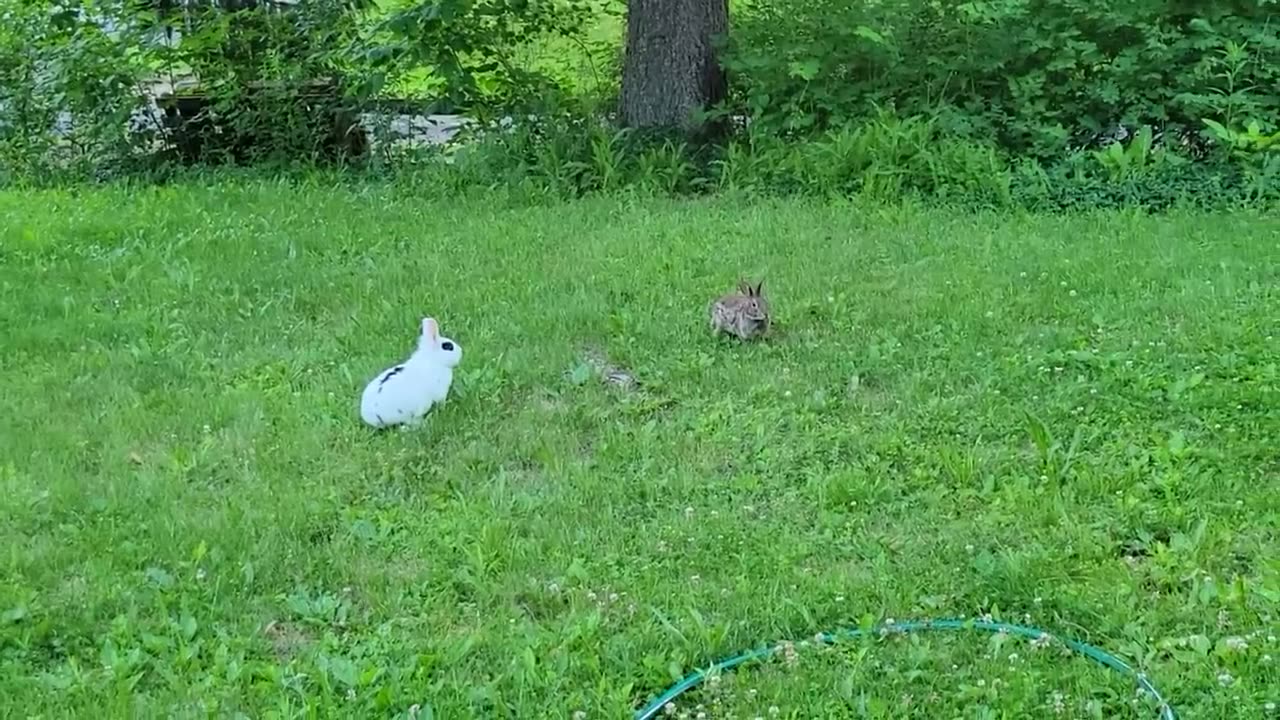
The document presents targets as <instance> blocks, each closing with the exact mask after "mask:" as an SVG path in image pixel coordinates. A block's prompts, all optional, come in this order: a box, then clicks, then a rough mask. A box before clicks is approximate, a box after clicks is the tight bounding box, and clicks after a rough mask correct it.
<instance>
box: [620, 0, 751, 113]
mask: <svg viewBox="0 0 1280 720" xmlns="http://www.w3.org/2000/svg"><path fill="white" fill-rule="evenodd" d="M728 31H729V4H728V0H628V2H627V46H626V56H625V58H624V60H623V65H622V102H621V111H622V123H623V125H625V126H627V127H632V128H641V129H679V130H683V131H684V132H686V133H696V132H698V131H699V130H702V129H704V128H703V127H702V126H701V125H700V123H699V121H698V118H697V113H698V111H699V110H702V109H705V108H707V107H709V106H711V105H714V104H715V103H717V102H719V101H721V100H723V99H724V97H725V93H726V92H727V89H728V84H727V82H726V80H725V74H724V70H723V69H722V68H721V67H720V64H719V62H717V59H716V52H715V48H714V47H712V41H713V39H714V38H715V37H716V36H717V35H721V34H723V33H727V32H728Z"/></svg>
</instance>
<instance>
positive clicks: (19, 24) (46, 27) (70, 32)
mask: <svg viewBox="0 0 1280 720" xmlns="http://www.w3.org/2000/svg"><path fill="white" fill-rule="evenodd" d="M2 7H3V9H2V10H0V182H12V181H15V180H20V179H21V180H37V181H39V180H41V179H43V178H49V177H52V176H66V175H70V176H73V177H92V176H94V175H101V174H104V173H112V172H116V171H118V170H120V169H122V168H123V167H124V166H126V165H127V164H129V163H130V162H131V160H132V158H133V155H134V153H133V150H134V149H136V148H138V147H142V146H145V144H146V143H147V142H149V140H150V139H151V138H150V137H148V136H147V135H146V134H145V133H143V132H139V131H138V129H137V128H136V127H135V128H133V129H132V130H131V129H130V119H131V116H133V115H134V113H135V112H137V111H138V110H139V109H140V108H141V107H142V106H143V99H142V93H141V88H140V87H139V84H138V83H139V80H140V79H141V77H142V74H143V72H144V69H145V66H146V62H147V59H148V58H147V56H146V55H145V53H142V52H139V48H140V42H139V36H138V34H137V31H136V29H134V28H132V27H130V26H129V25H128V24H127V23H124V22H122V20H123V17H122V16H120V15H118V14H111V13H108V12H106V11H102V12H100V13H98V14H96V15H88V14H85V13H83V12H81V9H80V8H78V7H75V6H72V5H55V4H53V3H50V2H40V1H32V2H20V3H19V2H7V3H4V4H3V6H2ZM112 21H115V24H116V26H117V29H116V30H115V31H114V34H112V33H108V31H107V30H106V27H107V26H108V25H109V24H112ZM59 126H61V128H60V127H59Z"/></svg>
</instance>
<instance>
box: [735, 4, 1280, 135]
mask: <svg viewBox="0 0 1280 720" xmlns="http://www.w3.org/2000/svg"><path fill="white" fill-rule="evenodd" d="M1276 22H1277V21H1276V18H1275V11H1274V3H1272V2H1271V0H1227V1H1224V2H1215V3H1207V4H1206V3H1199V4H1188V3H1185V2H1182V1H1181V0H1128V1H1126V2H1122V3H1090V2H1083V1H1080V0H991V1H989V2H966V3H957V4H951V3H938V2H929V1H926V0H885V2H876V3H847V2H841V1H840V0H799V1H798V2H788V3H774V2H765V3H755V4H752V5H751V6H749V7H748V8H747V9H745V10H744V11H743V12H741V13H739V15H738V17H737V19H736V21H735V32H734V34H733V36H732V38H731V39H730V43H729V45H728V48H727V51H726V60H725V64H726V66H727V67H728V68H729V70H730V71H731V72H732V73H733V80H734V87H735V88H736V92H737V102H738V103H739V104H740V105H741V106H743V107H745V108H746V109H747V110H748V111H749V112H750V114H751V115H752V116H753V118H754V119H755V120H756V121H757V122H758V123H761V124H762V125H764V126H765V128H766V129H767V130H768V131H769V132H784V133H789V132H799V133H811V132H814V131H821V130H823V129H825V128H829V127H832V126H838V125H841V124H845V123H855V124H857V123H860V122H862V121H863V120H864V119H866V118H869V117H872V116H873V115H874V112H875V108H876V107H879V106H891V107H894V108H896V109H897V110H898V112H900V113H903V114H906V115H915V114H927V115H936V116H938V117H939V119H940V120H941V121H943V122H944V127H945V128H946V129H947V130H948V131H950V132H955V133H959V134H961V135H964V136H968V137H974V138H984V139H992V140H995V141H996V142H997V143H998V144H999V145H1001V146H1002V147H1005V148H1008V149H1010V150H1012V151H1014V152H1018V153H1027V152H1030V153H1032V154H1034V155H1036V156H1039V157H1042V158H1044V157H1058V156H1061V154H1062V152H1063V150H1064V149H1065V148H1066V147H1067V145H1068V143H1069V141H1070V140H1071V139H1072V138H1073V137H1082V136H1088V135H1090V134H1095V133H1102V132H1105V131H1109V130H1110V129H1111V128H1113V127H1114V126H1116V125H1117V124H1119V125H1123V126H1128V127H1134V126H1139V125H1144V124H1152V125H1157V126H1161V127H1163V126H1166V125H1169V126H1174V127H1183V128H1193V129H1198V128H1199V127H1200V120H1201V119H1202V118H1219V119H1223V120H1224V121H1225V122H1227V123H1228V124H1231V123H1232V122H1235V121H1236V120H1237V119H1239V118H1245V117H1265V118H1269V119H1271V121H1273V122H1274V120H1275V119H1276V118H1277V117H1278V114H1280V96H1278V95H1277V94H1276V93H1275V92H1274V89H1275V88H1276V87H1278V86H1280V33H1277V32H1276V28H1277V25H1276Z"/></svg>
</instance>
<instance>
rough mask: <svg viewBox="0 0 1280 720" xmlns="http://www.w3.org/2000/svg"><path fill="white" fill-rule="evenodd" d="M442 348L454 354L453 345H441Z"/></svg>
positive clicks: (449, 343) (447, 343) (448, 343)
mask: <svg viewBox="0 0 1280 720" xmlns="http://www.w3.org/2000/svg"><path fill="white" fill-rule="evenodd" d="M440 347H441V348H442V349H444V351H445V352H453V343H451V342H446V343H441V344H440Z"/></svg>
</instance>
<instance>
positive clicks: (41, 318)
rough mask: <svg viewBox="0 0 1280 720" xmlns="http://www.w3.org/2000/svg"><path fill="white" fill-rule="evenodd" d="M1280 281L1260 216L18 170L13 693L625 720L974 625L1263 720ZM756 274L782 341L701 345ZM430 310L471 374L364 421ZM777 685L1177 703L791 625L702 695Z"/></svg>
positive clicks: (244, 707) (827, 704) (982, 701)
mask: <svg viewBox="0 0 1280 720" xmlns="http://www.w3.org/2000/svg"><path fill="white" fill-rule="evenodd" d="M1278 268H1280V222H1277V221H1276V220H1275V219H1274V218H1270V219H1269V218H1265V217H1258V216H1249V215H1217V216H1173V217H1161V218H1149V217H1142V216H1138V215H1132V214H1110V215H1099V216H1092V217H1070V218H1036V217H1014V216H995V215H965V214H960V213H954V212H944V211H932V210H920V209H911V208H899V209H876V208H860V207H855V206H843V207H839V206H832V205H822V204H816V203H801V202H794V203H786V202H777V203H769V202H751V203H747V202H735V201H730V200H723V201H707V202H696V203H694V202H667V201H644V200H636V199H627V200H607V199H599V200H591V201H583V202H580V203H576V204H571V205H560V206H554V207H535V208H517V207H512V206H508V205H507V204H505V203H502V202H496V201H493V200H484V199H478V200H469V201H462V202H444V201H436V200H432V199H431V198H430V197H429V196H427V195H425V194H422V193H418V192H415V191H413V190H411V189H398V190H397V189H390V188H377V187H364V188H355V189H335V188H327V187H317V186H310V187H301V186H287V185H274V184H237V185H232V184H225V185H217V186H210V187H200V186H193V185H186V186H176V187H167V188H160V189H148V190H134V191H125V190H122V189H104V190H81V191H76V192H42V193H15V192H7V193H3V194H0V337H2V338H3V339H4V353H3V355H2V356H0V357H3V360H2V361H0V362H3V369H4V372H3V373H0V398H2V399H0V512H2V513H3V515H2V517H3V523H0V541H2V542H3V547H4V548H5V552H4V553H3V555H0V716H3V717H27V716H42V717H47V718H64V717H71V716H78V717H122V718H123V717H214V716H216V717H254V718H259V717H261V718H284V717H393V716H399V717H407V716H409V715H412V714H415V713H416V716H417V717H419V718H426V717H435V718H462V717H486V718H491V717H512V718H541V717H555V718H568V717H571V716H573V715H574V713H576V712H578V711H583V712H585V714H586V717H590V718H619V717H626V716H627V714H628V713H629V712H632V711H633V710H634V709H635V708H636V707H638V706H639V704H640V703H642V702H644V701H646V700H647V699H649V698H651V697H653V696H654V695H656V694H657V693H658V692H660V691H661V690H662V689H664V688H665V687H666V686H667V685H669V684H670V683H671V682H672V681H673V680H674V679H675V678H677V677H679V676H680V675H682V674H683V673H685V672H687V671H689V670H692V669H694V668H696V667H699V666H703V665H705V664H707V663H709V662H711V661H712V660H715V659H717V658H720V657H722V656H724V655H727V654H731V653H733V652H736V651H738V650H741V649H744V648H747V647H753V646H756V645H759V644H761V643H765V642H773V641H778V640H782V639H786V638H794V639H803V638H806V637H811V636H812V635H813V634H814V633H815V632H817V631H819V630H829V629H833V628H837V627H842V626H849V625H856V624H857V623H859V622H860V621H863V620H864V618H874V619H877V620H879V619H884V618H895V619H901V620H907V619H914V618H922V617H958V616H968V617H973V616H980V615H984V614H990V615H992V616H994V617H995V618H997V619H1007V620H1010V621H1015V622H1029V623H1030V624H1032V625H1035V626H1038V627H1043V628H1045V629H1047V630H1049V631H1051V632H1053V633H1055V634H1060V635H1063V636H1068V637H1073V638H1078V639H1082V640H1087V641H1089V642H1093V643H1095V644H1098V645H1100V646H1102V647H1104V648H1107V649H1108V650H1110V651H1112V652H1115V653H1116V654H1118V655H1120V656H1122V657H1124V658H1126V659H1128V660H1130V661H1133V662H1134V663H1136V664H1138V665H1140V666H1141V667H1143V668H1144V669H1146V670H1147V671H1149V673H1150V674H1151V676H1152V679H1153V681H1154V682H1155V684H1156V686H1157V687H1159V688H1160V689H1161V690H1162V691H1163V692H1164V693H1165V695H1166V696H1167V697H1168V698H1169V699H1170V700H1171V701H1172V703H1173V705H1174V707H1175V709H1177V710H1178V711H1179V714H1180V716H1181V717H1187V718H1243V717H1275V713H1274V711H1270V713H1271V714H1270V715H1268V712H1269V711H1268V710H1267V709H1266V707H1267V703H1280V643H1278V642H1277V641H1276V638H1275V635H1277V634H1280V486H1278V485H1277V475H1278V474H1280V451H1278V450H1277V440H1278V439H1280V390H1278V387H1280V281H1277V269H1278ZM740 273H743V274H748V275H751V276H763V277H765V278H766V284H765V287H766V289H767V290H769V291H771V295H772V301H773V303H774V305H775V308H776V314H777V323H778V324H777V328H776V334H775V336H774V337H773V338H772V339H771V340H770V341H768V342H764V343H760V344H753V345H748V346H742V345H739V344H736V343H733V342H728V341H723V340H717V339H715V338H713V337H711V336H710V335H709V334H708V332H707V327H706V316H705V308H706V303H707V302H708V301H709V300H710V299H711V298H712V297H713V296H714V295H715V294H716V293H718V292H720V291H722V290H724V289H727V288H729V287H731V286H732V284H733V283H734V281H735V280H736V279H737V277H738V275H739V274H740ZM424 314H431V315H434V316H435V317H437V318H439V319H440V321H441V325H442V330H443V332H444V333H445V334H447V335H449V336H451V337H453V338H454V339H456V340H457V341H458V342H459V343H461V344H462V346H463V347H464V349H465V353H466V355H465V357H464V359H463V363H462V365H461V366H460V368H459V371H460V372H459V375H458V380H457V382H456V383H455V386H454V395H453V396H452V398H451V401H450V403H449V404H447V405H445V406H444V407H443V408H438V409H437V410H433V411H432V415H431V416H430V417H429V420H428V423H427V424H426V426H425V427H423V428H422V429H420V430H418V431H416V432H408V433H403V432H389V433H382V434H378V433H374V432H371V431H369V430H367V429H366V428H364V427H362V426H361V424H360V422H359V419H358V416H357V399H358V397H359V393H360V391H361V389H362V387H363V383H364V382H365V381H367V380H368V379H369V378H370V377H371V376H372V375H373V374H374V373H376V372H377V371H378V370H380V369H381V368H383V367H385V366H386V365H387V364H388V363H390V362H392V361H394V360H396V359H398V358H399V357H401V356H402V355H404V354H405V353H407V352H408V350H409V349H410V348H411V347H412V345H413V343H414V340H415V334H416V330H417V323H418V320H419V318H420V317H421V316H422V315H424ZM601 359H603V361H604V362H607V363H610V364H612V365H614V366H616V367H618V368H621V369H624V370H625V371H626V372H628V373H630V374H632V375H633V376H634V377H635V378H636V379H637V380H638V382H639V387H638V389H628V388H619V387H614V386H611V385H607V384H605V383H602V382H600V381H599V380H598V379H597V378H596V376H595V375H594V374H593V373H594V368H595V367H596V365H595V364H593V363H595V362H598V361H601ZM953 666H954V667H953ZM694 703H698V704H702V705H703V709H702V710H699V709H698V708H697V707H696V706H695V705H694ZM414 706H417V707H416V708H414ZM771 708H776V716H778V717H791V718H813V717H832V716H836V717H882V718H888V717H895V718H896V717H921V718H952V717H956V718H958V717H964V718H1009V717H1048V716H1055V714H1056V712H1057V710H1059V709H1060V710H1061V713H1060V714H1061V715H1062V716H1064V717H1144V718H1150V717H1155V714H1154V711H1153V710H1152V709H1151V708H1150V707H1149V706H1146V705H1144V704H1143V703H1142V702H1141V700H1140V699H1139V698H1136V697H1135V694H1134V691H1133V688H1132V686H1131V685H1130V684H1129V683H1128V682H1126V681H1125V680H1124V679H1123V678H1121V677H1119V676H1116V675H1114V674H1108V673H1106V672H1104V671H1101V670H1099V669H1098V668H1097V667H1096V666H1093V665H1090V664H1088V663H1087V662H1085V661H1084V660H1080V659H1072V658H1068V657H1062V656H1061V655H1059V654H1054V653H1043V652H1037V649H1036V648H1035V647H1032V646H1030V645H1028V644H1027V643H1025V642H1022V641H1019V640H1015V639H1012V638H1003V637H1000V636H973V635H948V636H943V635H936V636H928V637H926V636H912V638H910V639H901V640H897V641H891V642H882V643H873V644H870V645H860V646H857V647H850V648H840V649H837V650H830V651H825V652H818V651H816V650H813V649H812V648H810V647H807V646H803V645H801V646H798V647H797V650H796V655H795V657H792V658H791V660H790V661H781V662H779V663H777V664H774V665H770V666H769V667H765V668H756V669H751V670H746V671H745V672H743V673H741V674H739V675H737V676H736V677H733V678H732V679H731V680H728V679H727V680H726V681H725V682H724V683H721V684H719V685H718V686H717V687H711V688H708V689H706V690H705V691H700V692H698V693H697V694H695V695H693V696H691V697H690V698H689V699H688V702H687V703H685V704H683V705H682V706H681V707H680V708H677V713H687V715H686V716H687V717H691V718H692V717H697V713H698V712H703V713H705V714H706V715H707V716H708V717H726V718H727V717H737V718H751V717H755V716H762V717H764V716H768V717H773V716H775V715H774V714H773V713H772V712H771ZM579 717H581V715H579Z"/></svg>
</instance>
